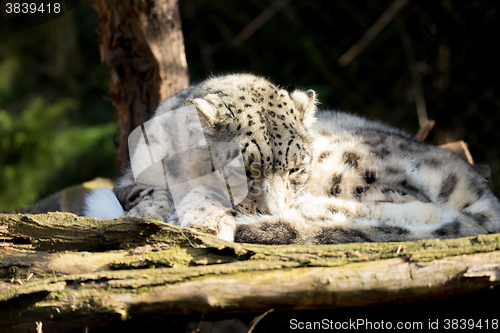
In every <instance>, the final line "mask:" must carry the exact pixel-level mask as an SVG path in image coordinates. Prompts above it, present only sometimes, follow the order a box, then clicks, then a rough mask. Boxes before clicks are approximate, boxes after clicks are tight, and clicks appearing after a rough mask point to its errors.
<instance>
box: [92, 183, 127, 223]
mask: <svg viewBox="0 0 500 333" xmlns="http://www.w3.org/2000/svg"><path fill="white" fill-rule="evenodd" d="M83 215H85V216H88V217H96V218H98V219H100V220H112V219H116V218H119V217H122V216H124V215H125V211H124V210H123V207H122V205H121V204H120V202H119V201H118V199H117V198H116V196H115V194H114V193H113V191H112V190H111V189H109V188H100V189H97V190H94V191H92V192H90V193H89V194H88V195H87V197H86V198H85V202H84V205H83Z"/></svg>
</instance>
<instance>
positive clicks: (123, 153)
mask: <svg viewBox="0 0 500 333" xmlns="http://www.w3.org/2000/svg"><path fill="white" fill-rule="evenodd" d="M93 6H94V8H95V10H96V11H97V15H98V17H99V22H100V23H99V27H98V28H97V35H98V37H99V50H100V54H101V61H102V62H104V63H105V64H106V65H107V66H108V68H109V71H110V76H111V78H110V95H111V98H112V100H113V106H114V108H115V111H116V119H117V122H118V136H117V137H116V138H115V142H114V143H115V152H116V155H117V159H118V165H119V167H120V168H121V169H123V168H125V166H126V165H127V160H128V136H129V134H130V132H131V131H132V130H133V129H135V128H136V127H137V126H140V125H141V124H142V123H144V122H145V121H146V120H147V119H148V117H149V115H151V114H152V113H153V112H154V110H155V109H156V108H157V106H158V105H159V104H160V102H161V101H163V100H164V99H166V98H167V97H169V96H171V95H173V94H175V93H176V92H178V91H180V90H182V89H185V88H187V87H188V86H189V77H188V71H187V63H186V56H185V53H184V39H183V36H182V29H181V21H180V15H179V7H178V4H177V1H176V0H156V1H147V0H95V1H94V3H93Z"/></svg>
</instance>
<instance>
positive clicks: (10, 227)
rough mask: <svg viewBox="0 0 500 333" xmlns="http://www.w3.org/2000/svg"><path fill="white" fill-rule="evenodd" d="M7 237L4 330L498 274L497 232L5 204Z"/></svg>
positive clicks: (291, 306) (1, 261)
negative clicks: (239, 237)
mask: <svg viewBox="0 0 500 333" xmlns="http://www.w3.org/2000/svg"><path fill="white" fill-rule="evenodd" d="M71 230H73V232H71ZM205 231H206V230H205ZM2 238H3V239H4V243H3V247H2V248H1V249H0V277H1V282H0V331H1V332H28V331H33V330H34V327H35V323H36V322H39V323H43V325H44V327H45V328H47V329H49V328H50V329H51V330H52V329H54V330H55V329H57V330H60V331H69V330H70V329H74V328H84V327H87V328H91V327H98V326H107V325H111V324H116V323H117V322H120V321H123V320H125V321H127V320H133V319H137V318H145V317H147V318H149V319H150V320H151V318H162V317H163V318H165V317H168V318H175V316H186V315H191V316H198V317H199V316H200V315H201V314H207V315H210V314H216V315H219V316H220V315H226V316H233V317H234V316H239V315H240V314H245V313H263V312H266V311H268V310H269V309H271V308H272V309H277V311H281V312H283V311H285V312H288V313H289V312H290V311H299V310H312V309H326V308H337V309H338V308H353V307H364V306H373V305H377V306H380V305H383V304H398V303H408V302H416V301H422V300H428V299H446V298H448V297H451V296H457V295H465V294H470V293H475V292H480V291H484V290H488V289H489V288H492V287H494V286H496V285H497V284H498V283H499V282H498V281H499V280H500V270H499V268H500V235H481V236H476V237H467V238H458V239H448V240H437V239H433V240H421V241H413V242H399V243H352V244H338V245H321V246H306V245H302V246H297V245H293V246H265V245H251V244H238V243H232V242H226V241H223V240H220V239H218V238H216V237H213V236H211V235H209V234H206V233H204V232H201V231H198V230H192V229H183V228H179V227H176V226H171V225H168V224H165V223H162V222H157V221H144V220H140V219H134V218H129V217H124V218H120V219H116V220H109V221H99V220H96V219H91V218H84V217H78V216H76V215H73V214H70V213H50V214H40V215H26V214H4V215H0V239H2ZM85 239H87V240H88V241H87V242H85V241H84V240H85ZM55 251H58V252H55ZM177 318H179V317H177ZM172 325H173V324H172Z"/></svg>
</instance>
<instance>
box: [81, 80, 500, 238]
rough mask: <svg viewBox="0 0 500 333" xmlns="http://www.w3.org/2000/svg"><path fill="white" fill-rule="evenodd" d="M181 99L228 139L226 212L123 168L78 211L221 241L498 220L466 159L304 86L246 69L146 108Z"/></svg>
mask: <svg viewBox="0 0 500 333" xmlns="http://www.w3.org/2000/svg"><path fill="white" fill-rule="evenodd" d="M185 104H191V105H194V106H195V107H196V109H197V111H198V113H199V115H200V119H201V121H202V127H203V131H204V134H205V137H206V139H207V141H210V142H224V141H232V142H235V143H236V144H237V145H238V146H239V147H240V149H241V152H242V154H243V158H244V163H245V169H246V172H247V175H246V176H247V179H248V190H249V192H248V196H247V197H246V198H245V200H243V201H242V202H241V203H239V204H237V205H234V206H233V209H232V210H229V211H228V210H227V209H225V208H224V207H223V206H222V205H221V203H220V202H219V201H216V200H212V199H211V197H210V196H209V195H207V194H208V193H207V188H205V187H203V186H201V187H200V188H196V189H194V190H193V191H191V192H190V193H188V194H187V195H186V196H185V197H184V199H183V201H182V203H181V204H180V205H178V206H177V211H176V210H175V208H174V205H173V201H172V196H171V194H170V192H169V190H168V189H157V188H153V187H151V186H150V185H148V184H145V183H143V184H141V183H140V182H137V183H136V182H135V181H134V178H133V176H132V172H131V170H130V169H128V170H126V171H125V173H124V175H123V176H122V177H121V178H120V180H119V181H118V183H117V184H116V186H115V189H114V193H115V194H116V197H117V198H118V201H117V200H116V197H115V196H114V195H113V193H112V192H111V191H109V190H107V191H106V190H100V191H96V192H94V193H93V194H92V195H91V196H89V198H88V199H87V204H86V206H87V209H86V215H88V216H95V217H99V218H114V217H118V216H120V215H123V214H127V215H130V216H136V217H141V218H148V219H157V220H163V221H167V222H169V223H173V224H179V221H183V222H182V223H181V226H184V227H193V226H206V227H209V228H211V229H213V230H215V231H216V233H217V235H218V237H220V238H223V239H226V240H235V241H237V242H246V243H261V244H332V243H346V242H366V241H404V240H414V239H424V238H436V237H438V238H450V237H460V236H469V235H476V234H483V233H494V232H499V231H500V204H499V202H498V200H497V199H496V198H495V197H494V196H493V194H492V193H491V191H490V190H489V188H488V186H487V184H486V183H485V181H484V180H483V179H482V178H481V177H480V176H479V175H478V174H477V173H476V172H475V171H474V169H473V168H472V167H471V166H470V165H469V164H468V163H466V162H465V161H463V160H462V159H461V158H459V157H458V156H456V155H455V154H453V153H452V152H449V151H445V150H442V149H439V148H436V147H433V146H430V145H426V144H423V143H420V142H417V141H415V140H414V139H413V138H412V137H411V136H410V135H408V134H406V133H404V132H403V131H400V130H397V129H394V128H391V127H388V126H385V125H382V124H380V123H376V122H371V121H367V120H365V119H362V118H359V117H356V116H353V115H348V114H345V113H338V112H328V111H322V112H318V113H317V114H316V115H315V94H314V92H313V91H311V90H309V91H307V92H301V91H294V92H293V93H292V94H288V92H287V91H285V90H281V89H279V88H278V87H276V86H275V85H273V84H271V83H270V82H268V81H267V80H265V79H262V78H259V77H255V76H252V75H247V74H245V75H229V76H223V77H216V78H211V79H208V80H206V81H204V82H202V83H200V84H198V85H195V86H192V87H190V88H188V89H186V90H184V91H182V92H180V93H178V94H176V95H174V96H173V97H171V98H169V99H167V100H166V101H165V102H163V103H162V104H161V105H160V106H159V108H158V110H157V111H156V113H155V115H159V114H163V113H165V112H167V111H170V110H174V109H176V108H179V107H180V106H183V105H185ZM315 116H316V117H315ZM166 153H167V152H165V154H166ZM120 204H121V205H120ZM122 206H123V209H124V211H123V210H122ZM179 216H182V217H183V219H179Z"/></svg>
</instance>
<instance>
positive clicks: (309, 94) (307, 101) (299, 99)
mask: <svg viewBox="0 0 500 333" xmlns="http://www.w3.org/2000/svg"><path fill="white" fill-rule="evenodd" d="M290 98H291V99H292V100H293V101H294V103H295V106H296V107H297V109H298V110H299V111H300V112H301V114H302V121H303V123H304V125H305V126H306V127H309V126H311V124H312V123H314V122H315V121H316V118H314V114H315V113H316V93H315V92H314V90H308V91H306V92H304V91H300V90H295V91H294V92H293V93H291V94H290Z"/></svg>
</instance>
